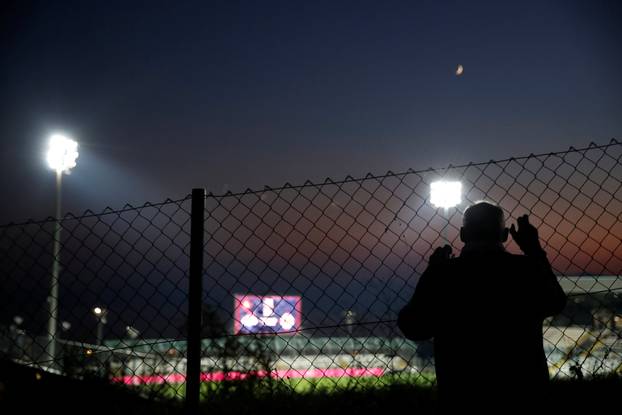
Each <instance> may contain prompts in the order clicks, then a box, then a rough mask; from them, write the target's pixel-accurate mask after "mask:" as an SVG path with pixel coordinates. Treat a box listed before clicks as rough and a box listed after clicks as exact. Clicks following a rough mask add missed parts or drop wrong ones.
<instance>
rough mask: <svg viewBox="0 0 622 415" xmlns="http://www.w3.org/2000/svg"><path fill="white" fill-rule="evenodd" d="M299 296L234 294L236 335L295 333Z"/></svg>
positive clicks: (297, 326)
mask: <svg viewBox="0 0 622 415" xmlns="http://www.w3.org/2000/svg"><path fill="white" fill-rule="evenodd" d="M301 309H302V303H301V298H300V296H299V295H289V296H278V295H262V296H259V295H236V296H235V306H234V310H235V316H234V333H235V334H255V333H256V334H275V333H291V334H294V333H295V332H296V331H297V330H298V329H299V328H300V320H301Z"/></svg>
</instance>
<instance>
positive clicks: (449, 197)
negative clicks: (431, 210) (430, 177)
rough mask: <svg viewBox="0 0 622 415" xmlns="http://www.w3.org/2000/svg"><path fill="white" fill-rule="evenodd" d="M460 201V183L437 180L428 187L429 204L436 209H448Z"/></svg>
mask: <svg viewBox="0 0 622 415" xmlns="http://www.w3.org/2000/svg"><path fill="white" fill-rule="evenodd" d="M461 201H462V183H460V182H458V181H446V180H439V181H436V182H432V184H431V185H430V203H432V205H434V207H437V208H444V209H449V208H452V207H454V206H458V205H459V204H460V202H461Z"/></svg>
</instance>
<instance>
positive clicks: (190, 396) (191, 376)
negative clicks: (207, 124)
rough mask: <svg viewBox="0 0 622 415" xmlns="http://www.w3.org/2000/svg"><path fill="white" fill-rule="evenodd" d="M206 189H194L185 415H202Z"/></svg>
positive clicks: (191, 219) (191, 222)
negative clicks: (202, 323) (200, 411)
mask: <svg viewBox="0 0 622 415" xmlns="http://www.w3.org/2000/svg"><path fill="white" fill-rule="evenodd" d="M204 212H205V189H192V209H191V213H190V215H191V217H190V275H189V283H188V345H187V353H188V356H187V358H188V361H187V367H186V412H187V413H188V414H192V415H194V414H197V413H198V412H199V400H200V386H201V314H202V313H201V301H202V294H203V243H204V227H203V223H204V219H205V218H204V215H205V214H204Z"/></svg>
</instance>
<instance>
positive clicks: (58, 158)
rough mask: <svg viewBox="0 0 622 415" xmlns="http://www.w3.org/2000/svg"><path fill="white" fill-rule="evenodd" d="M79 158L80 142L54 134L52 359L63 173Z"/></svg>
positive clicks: (51, 148) (51, 162) (51, 154)
mask: <svg viewBox="0 0 622 415" xmlns="http://www.w3.org/2000/svg"><path fill="white" fill-rule="evenodd" d="M77 158H78V143H76V142H75V141H74V140H72V139H70V138H67V137H65V136H64V135H61V134H53V135H52V136H51V137H50V141H49V143H48V152H47V156H46V159H47V162H48V165H49V166H50V168H51V169H52V170H54V171H56V225H55V228H54V256H53V263H52V282H51V285H50V296H49V297H48V305H49V307H50V308H49V311H50V319H49V321H48V344H47V354H48V356H49V358H50V359H51V360H52V366H53V365H54V363H55V358H56V340H57V338H56V331H57V328H58V276H59V273H60V234H61V223H60V222H61V184H62V177H63V173H69V171H70V170H71V169H72V168H74V167H75V166H76V159H77Z"/></svg>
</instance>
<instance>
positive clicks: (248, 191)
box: [207, 138, 622, 198]
mask: <svg viewBox="0 0 622 415" xmlns="http://www.w3.org/2000/svg"><path fill="white" fill-rule="evenodd" d="M619 145H622V142H620V141H618V140H616V139H615V138H611V139H610V140H609V142H608V143H606V144H596V143H594V142H590V143H589V144H588V145H587V146H585V147H580V148H575V147H573V146H570V147H568V149H566V150H562V151H556V152H544V153H537V154H535V153H530V154H528V155H524V156H518V157H508V158H504V159H497V160H493V159H491V160H488V161H480V162H469V163H464V164H455V165H454V164H451V163H450V164H448V165H447V166H445V167H428V168H426V169H418V170H415V169H412V168H409V169H407V170H406V171H401V172H397V173H395V172H393V171H391V170H388V171H387V172H386V173H384V174H372V173H367V174H365V175H364V176H361V177H354V176H350V175H347V176H346V177H345V178H343V179H341V180H333V179H331V178H330V177H327V178H326V179H324V181H322V182H312V181H311V180H306V181H305V182H304V183H303V184H297V185H294V184H291V183H289V182H286V183H285V184H283V185H282V186H278V187H271V186H264V188H263V189H251V188H247V189H246V190H244V191H240V192H231V191H227V192H226V193H220V194H215V193H213V192H209V193H208V194H207V197H208V198H225V197H231V196H244V195H249V194H255V193H264V192H276V191H281V190H296V189H304V188H306V187H320V186H326V185H340V184H344V183H352V182H362V181H366V180H377V179H384V178H388V177H403V176H407V175H409V174H420V173H430V172H432V173H433V172H443V171H448V170H451V169H461V168H467V167H477V166H483V165H487V164H499V163H507V162H510V161H521V160H527V159H533V158H542V157H555V156H563V155H565V154H569V153H581V152H586V151H590V150H598V149H605V148H609V147H613V146H619Z"/></svg>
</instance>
